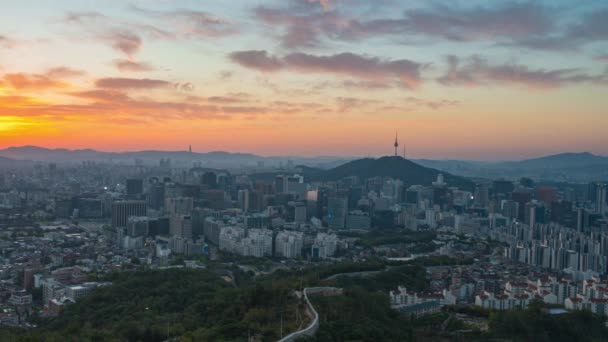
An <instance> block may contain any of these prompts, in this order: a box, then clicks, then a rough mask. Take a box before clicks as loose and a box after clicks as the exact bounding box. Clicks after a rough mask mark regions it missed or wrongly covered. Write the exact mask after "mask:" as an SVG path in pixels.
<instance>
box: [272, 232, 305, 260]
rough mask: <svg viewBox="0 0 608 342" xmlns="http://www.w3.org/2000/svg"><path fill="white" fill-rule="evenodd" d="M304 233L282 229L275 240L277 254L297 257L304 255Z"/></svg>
mask: <svg viewBox="0 0 608 342" xmlns="http://www.w3.org/2000/svg"><path fill="white" fill-rule="evenodd" d="M303 245H304V234H303V233H302V232H294V231H281V232H279V234H277V237H276V240H275V253H276V256H280V257H284V258H296V257H299V256H300V255H302V246H303Z"/></svg>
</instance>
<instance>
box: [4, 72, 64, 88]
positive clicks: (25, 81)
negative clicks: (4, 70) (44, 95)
mask: <svg viewBox="0 0 608 342" xmlns="http://www.w3.org/2000/svg"><path fill="white" fill-rule="evenodd" d="M2 79H3V80H4V83H5V84H7V85H9V86H11V87H12V88H14V89H18V90H22V89H30V90H41V89H49V88H61V87H65V86H66V83H64V82H62V81H59V80H56V79H53V78H51V77H49V76H47V75H43V74H26V73H11V74H5V75H4V76H3V78H2Z"/></svg>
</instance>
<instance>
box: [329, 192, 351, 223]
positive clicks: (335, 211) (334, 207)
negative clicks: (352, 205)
mask: <svg viewBox="0 0 608 342" xmlns="http://www.w3.org/2000/svg"><path fill="white" fill-rule="evenodd" d="M347 213H348V199H347V198H344V197H330V198H329V199H328V201H327V224H328V225H329V227H331V228H336V229H343V228H344V227H345V225H346V214H347Z"/></svg>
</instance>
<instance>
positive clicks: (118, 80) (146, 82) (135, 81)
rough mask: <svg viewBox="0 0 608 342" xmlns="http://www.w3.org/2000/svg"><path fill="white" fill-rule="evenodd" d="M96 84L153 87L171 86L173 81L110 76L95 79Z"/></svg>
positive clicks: (129, 87) (125, 87)
mask: <svg viewBox="0 0 608 342" xmlns="http://www.w3.org/2000/svg"><path fill="white" fill-rule="evenodd" d="M95 85H96V86H97V87H100V88H116V89H151V88H164V87H168V86H171V85H172V83H171V82H168V81H163V80H154V79H149V78H124V77H109V78H100V79H98V80H97V81H95Z"/></svg>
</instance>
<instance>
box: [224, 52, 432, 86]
mask: <svg viewBox="0 0 608 342" xmlns="http://www.w3.org/2000/svg"><path fill="white" fill-rule="evenodd" d="M229 57H230V59H232V61H234V62H236V63H238V64H240V65H241V66H244V67H246V68H250V69H255V70H258V71H262V72H276V71H280V70H288V71H293V72H299V73H304V74H308V73H317V74H333V75H337V76H342V77H354V78H358V79H362V80H367V81H373V82H377V83H382V84H389V83H393V82H397V83H399V84H400V85H402V86H404V87H406V88H409V89H415V88H417V87H418V86H419V85H420V84H421V83H422V80H421V77H420V71H421V69H422V68H423V67H424V65H423V64H420V63H417V62H413V61H410V60H406V59H399V60H385V59H380V58H378V57H370V56H362V55H357V54H354V53H349V52H345V53H339V54H335V55H328V56H317V55H310V54H305V53H291V54H288V55H285V56H283V57H276V56H272V55H269V54H268V53H267V52H266V51H257V50H250V51H237V52H233V53H231V54H230V55H229Z"/></svg>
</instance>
